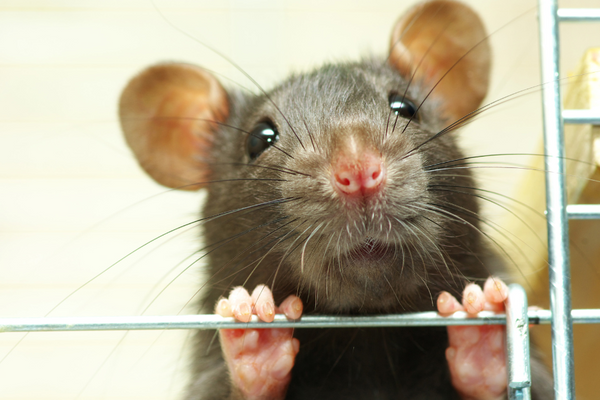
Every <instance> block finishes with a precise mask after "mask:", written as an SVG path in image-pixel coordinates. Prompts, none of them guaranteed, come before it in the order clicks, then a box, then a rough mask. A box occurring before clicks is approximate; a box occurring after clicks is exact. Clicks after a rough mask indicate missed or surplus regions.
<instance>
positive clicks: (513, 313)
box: [506, 284, 531, 400]
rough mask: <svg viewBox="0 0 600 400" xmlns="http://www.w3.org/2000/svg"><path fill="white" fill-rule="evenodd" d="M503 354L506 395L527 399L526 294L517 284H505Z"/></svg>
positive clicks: (527, 321) (522, 399)
mask: <svg viewBox="0 0 600 400" xmlns="http://www.w3.org/2000/svg"><path fill="white" fill-rule="evenodd" d="M506 358H507V366H508V398H509V399H510V400H530V399H531V368H530V362H529V361H530V360H529V317H528V315H527V295H526V294H525V290H523V288H522V287H521V286H519V285H517V284H512V285H510V286H509V287H508V300H507V301H506Z"/></svg>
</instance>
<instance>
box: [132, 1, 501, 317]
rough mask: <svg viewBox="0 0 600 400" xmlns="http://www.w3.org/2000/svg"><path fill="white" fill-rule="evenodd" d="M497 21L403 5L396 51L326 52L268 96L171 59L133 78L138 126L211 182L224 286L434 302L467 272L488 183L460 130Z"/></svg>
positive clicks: (212, 224)
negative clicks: (471, 168)
mask: <svg viewBox="0 0 600 400" xmlns="http://www.w3.org/2000/svg"><path fill="white" fill-rule="evenodd" d="M449 21H451V22H452V24H449ZM465 26H468V27H469V29H468V30H465V29H463V28H464V27H465ZM442 33H443V35H442ZM483 37H485V32H484V30H483V27H482V25H481V22H480V21H479V20H478V18H477V17H476V16H475V14H473V12H472V11H471V10H470V9H468V8H466V7H465V6H463V5H461V4H459V3H453V2H450V3H447V2H442V3H436V2H431V3H425V4H423V5H419V6H417V7H415V8H414V9H413V10H411V11H410V12H409V13H408V14H407V15H406V16H404V17H403V18H401V19H400V20H399V21H398V23H397V25H396V27H395V28H394V32H393V35H392V41H391V46H390V55H389V57H388V59H386V60H372V61H365V62H362V63H354V64H340V65H326V66H324V67H322V68H320V69H318V70H316V71H315V72H312V73H309V74H305V75H298V76H295V77H292V78H290V79H289V80H287V81H285V82H284V83H282V84H281V85H279V86H278V87H276V88H275V89H273V90H272V91H271V92H269V93H266V92H265V93H263V94H262V95H261V96H257V97H253V96H245V95H242V94H240V93H237V92H229V93H226V92H225V91H224V89H223V88H222V87H221V86H220V84H219V83H218V82H217V81H216V79H215V78H214V77H213V76H212V75H210V74H209V73H207V72H206V71H203V70H202V69H200V68H196V67H192V66H187V65H178V64H166V65H159V66H156V67H152V68H150V69H149V70H147V71H145V72H143V73H142V74H140V75H139V76H138V77H136V78H135V79H134V80H133V81H132V82H131V83H130V84H129V86H128V87H127V88H126V90H125V92H124V94H123V96H122V98H121V115H126V116H128V118H123V119H122V124H123V129H124V131H125V134H126V137H127V140H128V143H129V144H130V145H131V147H132V149H133V150H134V151H135V152H136V154H137V155H138V159H139V160H140V163H141V164H142V166H143V167H144V168H145V169H146V170H147V171H148V172H149V173H150V174H151V175H152V176H153V177H154V178H155V179H156V180H158V181H159V182H161V183H163V184H165V185H168V186H172V187H182V186H183V187H184V188H187V189H190V188H197V187H199V186H202V182H207V181H210V182H211V184H210V185H208V187H209V197H208V201H207V204H206V208H205V216H206V217H208V218H209V220H208V221H207V222H206V224H205V232H206V237H207V244H208V246H209V247H211V250H210V251H208V257H209V258H210V264H211V268H212V270H213V273H214V275H213V277H212V279H213V280H214V281H216V282H219V284H222V285H223V287H224V288H227V287H230V286H231V285H242V284H249V285H251V286H252V284H258V283H266V284H268V285H270V286H271V287H272V289H273V291H274V292H275V294H276V295H277V294H278V293H280V294H281V296H283V295H285V293H289V292H298V293H300V294H303V295H304V297H305V299H306V301H307V304H308V305H309V306H310V304H311V302H312V303H314V305H315V307H317V308H319V306H318V305H317V303H318V301H317V299H319V298H320V299H326V301H325V303H326V304H327V305H326V306H324V307H321V309H326V310H328V311H352V310H355V311H356V310H364V311H370V310H371V311H372V310H373V309H374V308H375V307H377V309H379V310H389V311H392V310H394V309H404V310H405V309H410V308H414V307H417V308H423V305H416V304H414V302H411V301H409V299H410V298H415V297H418V296H415V292H416V291H421V290H422V291H427V290H432V289H433V290H438V287H437V286H436V283H435V282H440V281H441V282H443V283H447V282H454V284H455V285H456V286H457V287H462V284H461V283H460V282H459V281H460V278H462V277H463V274H464V269H461V267H460V265H461V264H462V263H463V261H464V259H465V257H470V256H472V255H473V253H477V251H478V250H477V244H478V240H477V238H476V237H477V234H475V233H473V232H476V231H477V222H476V220H475V218H474V216H475V215H476V213H477V211H478V210H477V206H476V204H475V202H474V201H473V196H471V194H470V190H471V189H470V188H472V187H473V184H472V182H471V180H470V177H469V175H468V173H467V172H465V171H466V170H464V169H463V170H456V171H453V172H452V173H447V172H446V171H445V169H446V168H443V167H448V166H449V164H447V163H452V162H454V161H456V160H459V159H460V158H462V154H461V153H460V151H459V150H458V149H457V147H456V145H455V143H454V140H452V139H451V138H450V137H449V136H447V135H445V133H447V132H448V131H449V130H451V129H453V128H455V127H456V126H459V125H460V124H461V123H462V122H464V119H463V116H465V115H468V113H470V112H472V111H473V110H474V109H476V107H477V106H478V104H479V103H480V101H481V99H482V98H483V96H484V95H485V90H486V88H487V80H488V72H489V50H488V48H487V44H485V42H481V38H483ZM140 99H143V101H142V100H140ZM132 116H133V117H132ZM138 116H139V117H140V118H137V117H138ZM451 123H452V124H451ZM446 126H449V129H444V127H446ZM440 166H443V167H442V168H440ZM452 207H454V208H452ZM456 207H458V209H457V208H456ZM213 216H214V218H213ZM215 287H217V288H218V287H219V285H218V284H217V285H215ZM444 288H446V289H449V287H448V285H447V284H446V285H445V286H444ZM367 293H368V296H367ZM420 297H421V298H423V297H424V296H420ZM425 297H427V296H425ZM313 300H314V301H313Z"/></svg>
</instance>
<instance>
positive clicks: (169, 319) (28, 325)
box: [0, 309, 600, 333]
mask: <svg viewBox="0 0 600 400" xmlns="http://www.w3.org/2000/svg"><path fill="white" fill-rule="evenodd" d="M527 315H528V318H529V323H530V324H534V325H536V324H549V323H550V321H551V319H552V313H551V312H550V310H529V311H528V312H527ZM573 321H574V322H575V323H580V324H597V323H600V310H597V309H590V310H573ZM504 324H506V315H505V314H494V313H492V312H490V311H483V312H481V313H479V314H478V316H477V317H475V318H470V317H468V316H467V314H466V313H464V312H458V313H455V314H454V315H452V316H450V317H442V316H440V315H439V314H438V313H436V312H422V313H411V314H394V315H377V316H366V317H365V316H361V317H340V316H328V315H305V316H304V317H302V319H301V320H300V321H288V320H287V319H286V318H285V316H283V315H276V316H275V321H273V322H260V321H259V320H258V318H256V316H254V317H253V319H252V322H249V323H242V322H236V321H234V319H233V318H223V317H220V316H218V315H214V314H201V315H177V316H125V317H39V318H0V333H2V332H51V331H116V330H131V331H134V330H155V329H224V328H357V327H363V328H372V327H384V326H392V327H393V326H397V327H398V326H450V325H504Z"/></svg>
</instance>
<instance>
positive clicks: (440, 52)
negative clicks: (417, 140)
mask: <svg viewBox="0 0 600 400" xmlns="http://www.w3.org/2000/svg"><path fill="white" fill-rule="evenodd" d="M486 37H487V35H486V32H485V28H484V27H483V23H482V22H481V20H480V18H479V17H478V16H477V14H475V12H474V11H473V10H471V9H470V8H469V7H467V6H466V5H464V4H462V3H458V2H454V1H441V0H438V1H430V2H426V3H423V4H419V5H417V6H415V7H413V8H412V9H410V10H409V11H408V12H407V13H406V14H405V15H404V16H403V17H402V18H400V19H399V20H398V22H397V23H396V25H395V26H394V30H393V32H392V38H391V43H390V58H389V62H390V64H391V65H392V66H393V67H394V68H396V69H397V70H398V72H400V74H402V76H404V77H405V78H407V79H410V78H411V77H412V76H413V74H414V78H413V82H414V83H415V84H418V85H420V86H421V87H422V88H423V89H424V91H423V92H424V94H423V96H425V95H426V94H427V93H428V92H429V90H431V89H432V88H433V87H434V86H435V89H434V90H433V92H432V94H431V96H432V97H434V98H436V99H437V100H440V102H441V104H442V107H441V110H440V112H441V113H442V115H443V116H444V117H446V118H448V119H450V120H452V121H455V120H457V119H459V118H461V117H463V116H465V115H467V114H468V113H470V112H472V111H474V110H476V109H477V107H479V105H480V104H481V101H482V100H483V98H484V97H485V95H486V93H487V89H488V82H489V73H490V59H491V54H490V48H489V44H488V43H487V40H485V39H486ZM436 85H437V86H436Z"/></svg>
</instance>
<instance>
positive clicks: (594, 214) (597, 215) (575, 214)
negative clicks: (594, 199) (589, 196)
mask: <svg viewBox="0 0 600 400" xmlns="http://www.w3.org/2000/svg"><path fill="white" fill-rule="evenodd" d="M567 216H568V217H569V219H600V204H569V205H568V206H567Z"/></svg>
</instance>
